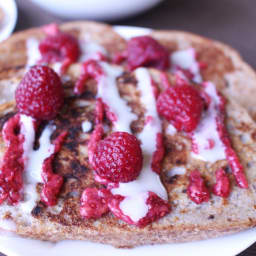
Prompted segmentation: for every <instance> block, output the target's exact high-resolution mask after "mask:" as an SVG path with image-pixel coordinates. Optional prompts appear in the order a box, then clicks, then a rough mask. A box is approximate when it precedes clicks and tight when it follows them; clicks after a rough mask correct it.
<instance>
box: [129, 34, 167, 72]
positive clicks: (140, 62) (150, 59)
mask: <svg viewBox="0 0 256 256" xmlns="http://www.w3.org/2000/svg"><path fill="white" fill-rule="evenodd" d="M127 61H128V66H129V68H130V69H132V70H133V69H135V68H137V67H142V66H143V67H154V68H158V69H161V70H165V69H168V68H169V66H170V60H169V52H168V51H167V50H166V49H165V48H164V47H163V46H162V45H161V44H159V43H158V42H157V41H156V40H155V39H153V38H152V37H150V36H138V37H134V38H132V39H131V40H129V42H128V44H127Z"/></svg>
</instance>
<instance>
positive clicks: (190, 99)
mask: <svg viewBox="0 0 256 256" xmlns="http://www.w3.org/2000/svg"><path fill="white" fill-rule="evenodd" d="M203 108H204V100H203V99H202V97H201V96H200V94H199V92H198V91H197V90H196V89H195V88H194V87H192V86H191V85H186V84H183V85H176V86H173V87H169V88H168V89H167V90H165V91H164V92H162V93H161V94H160V96H159V97H158V99H157V110H158V113H159V114H160V115H161V116H162V117H165V118H166V119H167V120H168V121H169V122H170V123H172V125H174V126H175V128H176V129H177V130H179V131H185V132H192V131H193V130H194V129H195V128H196V127H197V125H198V123H199V121H200V118H201V113H202V111H203Z"/></svg>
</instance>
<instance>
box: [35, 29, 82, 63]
mask: <svg viewBox="0 0 256 256" xmlns="http://www.w3.org/2000/svg"><path fill="white" fill-rule="evenodd" d="M39 51H40V53H41V55H42V61H43V62H46V63H51V62H55V61H63V60H66V61H69V62H70V63H72V62H75V61H76V60H77V59H78V57H79V54H80V49H79V44H78V41H77V39H76V38H75V37H73V36H72V35H70V34H67V33H63V32H57V33H55V34H50V35H48V36H47V37H46V38H45V39H44V40H43V41H42V42H41V43H40V45H39Z"/></svg>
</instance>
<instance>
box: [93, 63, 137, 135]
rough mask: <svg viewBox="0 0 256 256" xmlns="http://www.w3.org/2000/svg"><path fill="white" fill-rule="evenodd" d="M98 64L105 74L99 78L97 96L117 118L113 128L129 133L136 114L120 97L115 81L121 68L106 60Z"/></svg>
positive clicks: (120, 72)
mask: <svg viewBox="0 0 256 256" xmlns="http://www.w3.org/2000/svg"><path fill="white" fill-rule="evenodd" d="M100 65H101V67H102V69H103V71H104V74H105V75H103V76H102V77H101V78H100V81H99V84H98V94H97V97H98V98H101V99H102V101H103V102H104V103H105V104H106V105H107V106H108V107H109V110H110V111H111V112H112V113H114V114H115V116H116V118H117V120H116V121H115V122H113V126H114V130H115V131H122V132H129V133H131V129H130V125H131V123H132V121H133V120H136V119H137V116H136V115H135V114H133V113H132V111H131V108H130V107H129V106H128V105H127V102H126V101H125V100H124V99H122V98H121V97H120V95H119V91H118V88H117V83H116V79H117V77H118V76H120V75H121V74H122V72H123V69H122V68H121V67H117V66H113V65H109V64H107V63H106V62H100Z"/></svg>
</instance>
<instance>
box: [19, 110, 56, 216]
mask: <svg viewBox="0 0 256 256" xmlns="http://www.w3.org/2000/svg"><path fill="white" fill-rule="evenodd" d="M20 122H21V133H22V134H23V135H24V137H25V141H24V143H23V149H24V153H23V158H24V166H25V168H24V183H25V185H24V201H23V202H20V204H19V207H20V209H22V211H23V212H24V213H30V212H31V211H32V209H33V207H34V206H35V204H36V201H37V200H38V199H39V198H38V193H37V192H36V185H37V183H40V182H41V183H42V182H43V180H42V177H41V174H42V168H43V162H44V160H45V159H47V158H48V157H49V156H50V155H51V154H53V152H54V145H52V144H51V141H50V137H51V135H52V133H53V131H54V130H55V127H54V126H52V125H47V126H46V127H45V128H44V130H43V132H42V135H41V137H40V139H39V144H40V147H39V148H38V149H37V150H34V149H33V146H34V141H35V128H34V119H33V118H32V117H29V116H26V115H21V116H20Z"/></svg>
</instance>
